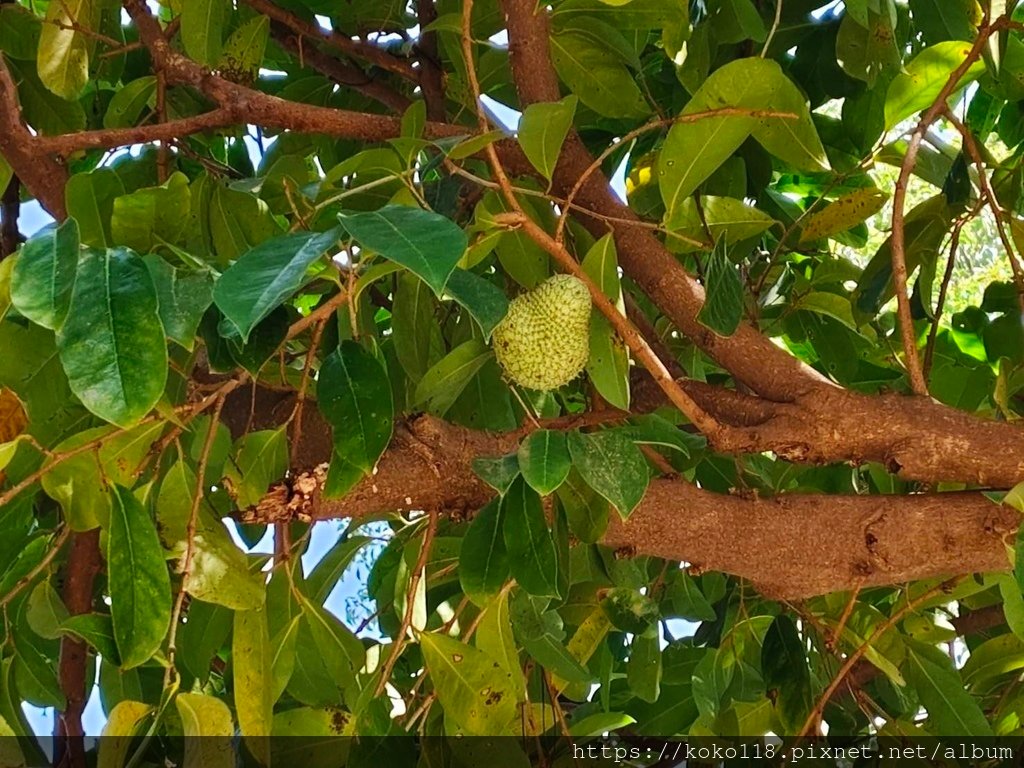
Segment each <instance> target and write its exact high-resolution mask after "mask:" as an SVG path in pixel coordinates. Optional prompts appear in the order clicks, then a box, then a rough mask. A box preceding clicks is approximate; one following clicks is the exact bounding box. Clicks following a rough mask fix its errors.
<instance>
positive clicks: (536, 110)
mask: <svg viewBox="0 0 1024 768" xmlns="http://www.w3.org/2000/svg"><path fill="white" fill-rule="evenodd" d="M576 104H577V99H576V97H575V96H566V97H565V98H564V99H562V100H561V101H555V102H551V103H547V104H530V105H529V106H528V107H527V108H526V109H525V110H523V116H522V118H520V120H519V133H518V139H519V145H520V146H521V147H522V148H523V154H525V155H526V158H527V159H528V160H529V161H530V162H531V163H533V167H534V168H536V169H537V170H538V171H540V172H541V173H542V174H543V175H544V178H546V179H548V180H550V179H551V174H553V173H554V172H555V165H557V163H558V155H559V153H560V152H561V151H562V144H563V142H565V137H566V135H567V134H568V133H569V128H570V127H571V126H572V118H573V116H574V115H575V114H576Z"/></svg>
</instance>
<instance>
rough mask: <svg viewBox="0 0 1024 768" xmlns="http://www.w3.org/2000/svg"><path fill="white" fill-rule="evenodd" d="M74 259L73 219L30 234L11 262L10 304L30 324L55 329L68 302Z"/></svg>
mask: <svg viewBox="0 0 1024 768" xmlns="http://www.w3.org/2000/svg"><path fill="white" fill-rule="evenodd" d="M78 258H79V236H78V223H77V222H76V221H75V220H74V219H68V220H67V221H65V222H64V223H63V224H61V225H60V226H58V227H56V228H54V229H48V230H46V231H44V232H43V233H41V234H39V235H36V236H35V237H33V238H32V239H31V240H29V241H28V242H27V243H25V245H24V246H23V247H22V249H21V252H20V253H19V255H18V259H17V260H16V261H15V262H14V270H13V272H12V273H11V303H13V304H14V306H15V308H16V309H17V310H18V311H19V312H21V314H23V315H24V316H25V317H27V318H28V319H29V320H31V321H32V322H33V323H36V324H38V325H41V326H43V327H44V328H49V329H51V330H56V329H57V328H59V327H60V326H61V325H62V324H63V322H64V318H65V316H66V315H67V312H68V307H69V306H70V304H71V294H72V291H73V289H74V287H75V273H76V270H77V267H78Z"/></svg>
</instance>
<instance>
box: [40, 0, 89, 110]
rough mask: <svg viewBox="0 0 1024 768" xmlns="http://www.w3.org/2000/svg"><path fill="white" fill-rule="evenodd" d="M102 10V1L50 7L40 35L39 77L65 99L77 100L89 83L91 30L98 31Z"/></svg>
mask: <svg viewBox="0 0 1024 768" xmlns="http://www.w3.org/2000/svg"><path fill="white" fill-rule="evenodd" d="M99 11H100V2H99V0H63V1H62V2H58V3H53V4H52V5H50V6H48V7H47V9H46V21H45V22H44V23H43V27H42V32H41V33H40V35H39V57H38V59H37V66H38V71H39V79H40V80H42V82H43V84H44V85H45V86H46V87H47V88H49V89H50V91H52V92H53V93H55V94H56V95H58V96H60V97H61V98H62V99H67V100H68V101H73V100H75V99H77V98H78V95H79V94H80V93H81V92H82V89H83V88H85V85H86V83H88V82H89V52H90V49H91V48H92V44H91V41H90V39H89V37H88V33H89V32H91V31H95V26H96V23H97V22H98V21H99Z"/></svg>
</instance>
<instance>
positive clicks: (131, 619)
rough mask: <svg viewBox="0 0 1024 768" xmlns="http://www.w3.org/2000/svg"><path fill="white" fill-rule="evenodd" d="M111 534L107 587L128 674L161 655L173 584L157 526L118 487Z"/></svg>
mask: <svg viewBox="0 0 1024 768" xmlns="http://www.w3.org/2000/svg"><path fill="white" fill-rule="evenodd" d="M113 499H114V503H113V508H112V510H111V515H110V527H109V530H108V531H107V553H106V555H107V582H108V590H109V592H110V615H111V618H112V619H113V621H114V638H115V640H116V641H117V648H118V651H119V652H120V654H121V666H122V668H124V669H131V668H132V667H137V666H138V665H140V664H142V663H143V662H145V661H147V660H148V659H149V658H150V657H151V656H152V655H153V654H154V653H156V652H157V650H159V648H160V645H161V643H162V642H163V639H164V636H165V635H166V634H167V628H168V625H169V624H170V618H171V581H170V577H169V576H168V574H167V566H166V565H165V564H164V554H163V549H162V548H161V547H160V539H159V537H158V536H157V534H156V527H155V526H154V525H153V521H152V519H151V518H150V516H149V513H148V512H147V511H146V509H145V508H144V507H143V506H142V504H140V503H139V501H138V500H137V499H136V498H135V496H134V495H133V494H132V492H131V491H128V490H126V489H125V488H123V487H121V486H115V487H114V494H113Z"/></svg>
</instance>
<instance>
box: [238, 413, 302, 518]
mask: <svg viewBox="0 0 1024 768" xmlns="http://www.w3.org/2000/svg"><path fill="white" fill-rule="evenodd" d="M287 470H288V437H287V435H286V434H285V428H284V427H281V428H280V429H266V430H260V431H258V432H248V433H246V434H244V435H242V436H241V437H240V438H238V442H237V443H236V444H235V449H234V454H233V456H232V459H231V461H230V462H229V463H228V465H227V466H226V467H225V478H227V479H228V480H230V482H231V485H232V487H231V488H230V489H229V492H230V493H231V495H232V496H234V498H235V502H236V503H237V504H238V508H239V509H246V508H247V507H252V506H255V505H256V504H258V503H259V501H260V499H262V498H263V497H264V496H265V495H266V493H267V489H268V488H270V485H271V483H273V482H276V481H277V480H280V479H281V478H282V477H284V474H285V472H286V471H287Z"/></svg>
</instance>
